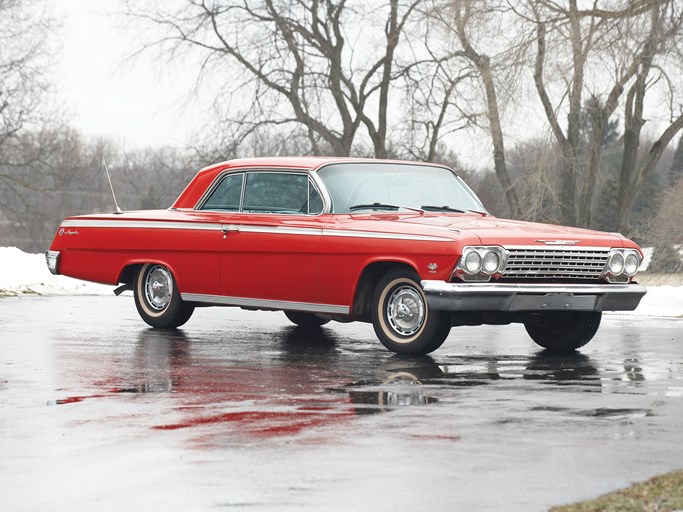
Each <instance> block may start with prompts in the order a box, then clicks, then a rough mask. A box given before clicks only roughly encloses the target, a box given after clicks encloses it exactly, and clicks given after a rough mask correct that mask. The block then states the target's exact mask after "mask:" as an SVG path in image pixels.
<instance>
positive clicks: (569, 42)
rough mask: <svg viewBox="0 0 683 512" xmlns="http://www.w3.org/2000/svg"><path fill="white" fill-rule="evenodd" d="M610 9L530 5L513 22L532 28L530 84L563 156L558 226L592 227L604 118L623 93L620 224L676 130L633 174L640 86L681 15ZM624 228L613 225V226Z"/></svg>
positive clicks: (666, 9) (661, 7) (667, 2)
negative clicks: (587, 112) (585, 135)
mask: <svg viewBox="0 0 683 512" xmlns="http://www.w3.org/2000/svg"><path fill="white" fill-rule="evenodd" d="M609 5H610V8H603V7H599V2H595V3H594V4H593V8H590V9H582V8H581V7H579V4H578V2H577V1H576V0H567V1H566V2H556V1H551V0H539V1H538V2H529V12H530V13H531V14H529V15H527V14H524V13H521V12H520V16H522V17H527V18H528V19H531V20H532V22H533V24H534V30H535V37H536V55H535V65H534V84H535V87H536V90H537V93H538V97H539V98H540V100H541V104H542V106H543V110H544V112H545V115H546V118H547V120H548V123H549V126H550V128H551V131H552V133H553V135H554V136H555V139H556V140H557V142H558V145H559V147H560V148H561V150H562V154H563V157H564V166H563V171H562V182H561V189H560V194H559V198H560V205H561V208H562V212H563V215H562V217H563V218H562V220H563V221H564V222H566V223H569V224H580V225H589V224H590V223H591V211H592V204H593V198H594V195H595V192H596V189H597V187H596V182H597V181H596V180H597V176H598V173H599V171H600V160H601V155H602V147H603V144H602V141H603V139H604V137H605V134H606V131H607V129H608V126H609V119H610V117H611V116H612V114H614V112H615V111H616V109H617V107H618V106H619V104H620V100H621V99H622V95H623V93H624V91H625V90H626V88H629V93H628V94H627V98H626V111H627V113H626V119H625V125H626V126H625V130H626V134H625V137H624V164H623V166H622V173H621V179H620V182H621V183H622V185H620V193H619V194H620V198H621V199H620V200H619V205H620V206H619V209H620V213H619V219H625V218H626V217H627V212H628V211H629V210H630V208H631V207H632V206H633V200H634V198H635V197H636V196H637V191H638V189H639V188H640V187H641V186H642V183H643V178H642V176H645V175H647V174H648V173H649V172H651V171H652V169H653V168H654V166H655V165H656V164H657V162H658V160H659V158H660V157H661V150H663V149H664V148H665V147H666V145H667V144H668V143H669V141H670V140H671V137H673V135H675V133H676V132H677V131H678V130H679V129H680V127H679V126H678V123H677V122H676V121H674V122H673V123H672V124H671V126H670V127H669V128H670V129H668V130H667V131H665V133H664V134H663V135H662V137H661V138H660V139H659V140H658V141H657V143H656V144H655V146H653V150H652V151H651V152H650V154H651V156H652V158H649V159H648V160H647V161H644V162H643V163H642V165H641V166H640V167H639V171H638V172H633V170H632V169H633V164H632V162H633V159H634V158H635V155H636V154H637V150H638V141H639V138H640V127H639V125H638V120H639V119H641V117H640V116H641V115H642V108H641V107H642V105H643V102H642V100H643V97H644V95H645V92H646V90H647V87H646V86H645V84H646V81H647V80H648V76H650V72H651V70H652V69H653V59H655V57H656V56H658V55H663V50H664V48H665V47H666V45H667V44H670V41H671V40H672V37H673V36H674V35H675V33H676V32H677V31H678V30H679V18H680V13H679V14H674V12H675V11H676V10H677V9H679V8H677V6H676V2H674V1H673V0H638V1H628V2H627V1H622V2H611V3H610V4H609ZM665 14H666V15H667V16H668V18H669V20H670V22H671V23H670V27H669V28H668V29H666V30H665V29H662V24H663V22H664V21H665V18H664V15H665ZM674 27H675V28H674ZM549 63H551V64H552V66H550V67H551V70H549V69H548V68H549V65H548V64H549ZM596 70H598V71H596ZM549 77H550V81H548V78H549ZM561 84H564V85H561ZM589 90H592V91H593V92H592V94H591V97H592V98H593V99H594V100H596V101H595V102H594V106H596V107H597V108H594V109H593V112H594V118H593V135H592V137H591V140H590V141H589V144H588V146H589V150H588V151H587V152H586V153H587V157H586V158H585V159H584V158H582V155H581V147H582V144H584V141H582V137H581V126H582V122H583V121H582V112H583V107H584V101H585V96H586V92H587V91H589ZM553 92H555V94H553ZM553 98H555V99H554V100H553ZM562 112H565V113H566V114H567V123H566V128H563V126H562V125H563V123H562V122H561V121H560V117H559V116H558V113H562ZM680 122H681V123H683V120H681V121H680ZM637 176H641V178H640V179H638V177H637ZM623 224H624V222H623V220H620V221H619V226H623Z"/></svg>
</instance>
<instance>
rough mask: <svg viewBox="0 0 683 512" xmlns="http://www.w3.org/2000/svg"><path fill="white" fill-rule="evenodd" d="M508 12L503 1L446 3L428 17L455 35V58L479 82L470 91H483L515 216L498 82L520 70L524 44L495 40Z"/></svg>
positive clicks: (499, 170) (497, 163)
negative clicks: (520, 50) (520, 49)
mask: <svg viewBox="0 0 683 512" xmlns="http://www.w3.org/2000/svg"><path fill="white" fill-rule="evenodd" d="M509 12H510V8H509V7H508V6H507V4H506V2H504V1H497V0H493V1H491V0H449V1H448V2H440V1H437V2H435V3H434V6H433V8H432V10H431V15H432V17H433V18H434V19H435V21H437V22H438V23H440V24H441V25H442V26H444V27H446V28H447V29H448V30H450V31H452V32H453V33H454V34H455V40H456V41H457V43H456V44H457V50H456V54H457V55H459V56H460V57H461V58H462V59H461V61H460V62H461V65H462V66H463V67H466V68H470V69H471V70H472V71H471V73H472V74H473V75H474V76H475V77H476V80H477V82H478V84H476V83H475V84H473V85H474V87H473V89H474V90H476V89H477V85H480V86H481V89H483V98H482V103H483V111H484V113H485V116H484V117H485V118H486V121H487V123H486V129H487V131H488V133H489V135H490V137H491V143H492V146H493V166H494V170H495V173H496V176H497V178H498V181H499V182H500V185H501V187H502V189H503V191H504V194H505V198H506V201H507V204H508V208H509V210H510V212H511V213H512V215H518V214H519V197H518V194H517V191H516V190H515V187H514V184H513V183H512V181H511V179H510V175H509V173H508V169H507V162H506V158H505V137H504V134H503V127H502V122H501V110H502V107H501V103H500V101H499V92H498V89H499V79H501V78H503V76H505V75H508V77H509V76H512V75H515V74H516V73H518V71H519V70H520V69H521V67H522V65H523V62H522V60H521V58H520V52H519V50H518V48H517V45H518V44H520V45H522V46H523V45H524V41H518V42H515V44H514V45H511V46H510V45H507V46H504V45H501V44H500V43H499V42H498V41H496V39H497V38H498V39H499V38H501V36H502V34H500V33H499V32H496V31H495V29H494V27H495V26H500V24H501V22H502V20H503V19H505V18H506V17H509ZM492 29H493V30H492ZM510 41H511V40H510V38H506V39H505V42H506V43H510ZM510 70H512V71H511V73H510ZM470 108H472V106H471V105H470Z"/></svg>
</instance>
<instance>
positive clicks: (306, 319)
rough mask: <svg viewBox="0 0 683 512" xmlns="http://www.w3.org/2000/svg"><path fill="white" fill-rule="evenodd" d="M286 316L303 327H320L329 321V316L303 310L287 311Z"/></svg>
mask: <svg viewBox="0 0 683 512" xmlns="http://www.w3.org/2000/svg"><path fill="white" fill-rule="evenodd" d="M285 316H286V317H287V318H289V320H290V321H291V322H292V323H295V324H296V325H300V326H301V327H320V326H321V325H325V324H326V323H327V322H329V321H330V320H329V318H320V317H318V316H316V315H314V314H313V313H302V312H301V311H285Z"/></svg>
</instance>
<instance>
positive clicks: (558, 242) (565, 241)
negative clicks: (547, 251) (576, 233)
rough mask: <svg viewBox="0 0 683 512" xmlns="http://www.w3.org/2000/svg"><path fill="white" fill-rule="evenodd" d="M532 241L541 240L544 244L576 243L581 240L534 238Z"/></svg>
mask: <svg viewBox="0 0 683 512" xmlns="http://www.w3.org/2000/svg"><path fill="white" fill-rule="evenodd" d="M534 242H541V243H544V244H545V245H576V244H579V243H581V240H534Z"/></svg>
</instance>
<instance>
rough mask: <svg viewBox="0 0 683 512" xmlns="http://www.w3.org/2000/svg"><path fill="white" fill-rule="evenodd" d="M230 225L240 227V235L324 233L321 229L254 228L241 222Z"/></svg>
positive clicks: (314, 234) (318, 234)
mask: <svg viewBox="0 0 683 512" xmlns="http://www.w3.org/2000/svg"><path fill="white" fill-rule="evenodd" d="M230 225H231V226H236V227H238V228H239V232H240V233H269V234H280V235H313V236H316V235H317V236H320V235H321V234H322V232H323V230H322V229H321V228H290V227H288V226H254V225H251V224H240V223H239V222H234V223H232V224H230Z"/></svg>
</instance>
